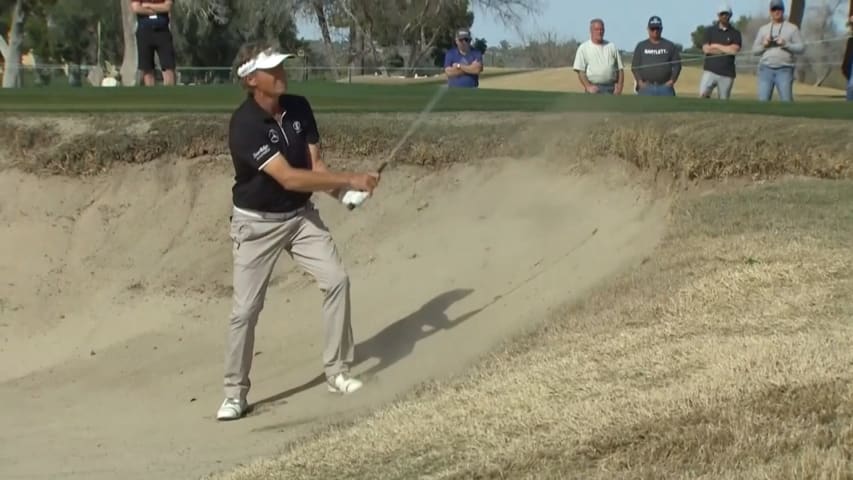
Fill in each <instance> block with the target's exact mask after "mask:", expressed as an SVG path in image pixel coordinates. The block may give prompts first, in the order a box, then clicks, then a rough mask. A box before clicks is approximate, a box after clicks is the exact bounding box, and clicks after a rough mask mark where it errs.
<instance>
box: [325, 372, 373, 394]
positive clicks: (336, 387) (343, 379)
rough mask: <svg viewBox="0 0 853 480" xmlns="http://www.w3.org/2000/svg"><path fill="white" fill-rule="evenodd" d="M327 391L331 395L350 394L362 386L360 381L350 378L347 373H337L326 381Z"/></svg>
mask: <svg viewBox="0 0 853 480" xmlns="http://www.w3.org/2000/svg"><path fill="white" fill-rule="evenodd" d="M326 384H327V385H328V386H329V391H330V392H332V393H352V392H354V391H356V390H358V389H359V388H361V387H362V385H364V384H363V383H362V382H361V380H358V379H356V378H353V377H351V376H350V375H349V374H348V373H339V374H337V375H335V376H334V377H329V378H327V379H326Z"/></svg>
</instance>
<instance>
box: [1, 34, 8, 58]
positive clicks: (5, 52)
mask: <svg viewBox="0 0 853 480" xmlns="http://www.w3.org/2000/svg"><path fill="white" fill-rule="evenodd" d="M0 57H3V58H4V59H6V58H9V44H8V43H6V39H5V38H4V37H3V35H0Z"/></svg>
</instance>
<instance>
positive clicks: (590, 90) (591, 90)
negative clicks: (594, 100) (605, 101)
mask: <svg viewBox="0 0 853 480" xmlns="http://www.w3.org/2000/svg"><path fill="white" fill-rule="evenodd" d="M597 91H598V87H596V86H595V85H590V86H588V87H586V92H587V93H595V92H597Z"/></svg>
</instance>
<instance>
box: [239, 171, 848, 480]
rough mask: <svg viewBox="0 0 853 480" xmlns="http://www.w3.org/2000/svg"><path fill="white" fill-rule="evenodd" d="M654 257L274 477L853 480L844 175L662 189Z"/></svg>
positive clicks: (257, 469)
mask: <svg viewBox="0 0 853 480" xmlns="http://www.w3.org/2000/svg"><path fill="white" fill-rule="evenodd" d="M678 205H679V207H678V208H677V209H676V211H675V212H674V216H675V218H674V220H673V226H672V229H671V231H670V234H669V235H668V237H667V239H666V240H665V241H664V242H663V244H662V245H661V246H660V250H659V252H658V254H657V255H655V256H654V258H652V259H650V260H649V261H648V262H646V263H645V264H644V265H643V266H642V267H640V268H639V269H637V270H636V271H633V272H630V273H628V274H626V275H625V276H624V277H622V278H621V279H620V280H619V281H617V282H615V283H612V284H610V285H609V286H608V287H606V288H604V289H602V290H600V291H598V292H597V293H596V294H595V295H593V296H591V297H589V298H588V299H587V300H586V301H585V302H584V303H583V304H581V305H576V306H571V307H566V308H565V309H564V311H562V312H560V313H559V314H557V315H554V316H553V318H550V319H548V320H547V321H546V322H545V323H544V325H543V326H542V328H541V329H539V330H538V331H537V332H536V333H535V334H532V335H530V336H528V337H525V338H524V339H522V340H521V341H520V342H516V343H513V344H510V345H507V347H506V348H505V349H504V350H503V351H499V352H496V353H495V354H493V355H492V356H489V357H488V358H484V359H483V361H482V363H480V364H479V366H478V367H476V368H475V369H474V370H473V371H472V372H470V374H469V375H467V376H465V377H464V378H459V379H451V380H446V381H444V382H440V383H433V384H430V385H426V386H424V387H423V388H421V389H420V390H419V391H417V392H415V393H413V394H412V395H411V396H410V397H409V398H407V399H404V400H402V401H400V402H398V403H396V404H394V405H391V406H389V407H387V408H383V409H381V410H378V411H377V412H375V413H374V414H372V415H371V416H368V417H366V418H362V419H359V420H358V421H357V422H355V423H353V424H351V425H342V426H339V427H337V428H331V429H328V430H327V431H324V432H320V433H319V434H318V435H317V436H315V437H314V438H312V439H310V440H309V441H305V440H303V441H300V442H299V443H297V444H294V445H292V446H290V447H289V448H288V449H287V450H286V452H285V453H284V454H283V455H282V456H281V457H280V458H277V459H274V460H268V461H265V462H262V463H257V464H253V465H250V466H248V467H245V468H242V469H240V470H239V471H235V472H232V473H229V474H226V475H224V478H226V479H229V480H238V479H239V480H250V479H251V480H257V479H272V478H282V479H283V478H287V479H299V478H369V479H390V478H422V479H427V478H429V479H434V478H442V479H462V478H466V479H468V478H512V479H524V478H537V479H539V478H583V479H622V478H625V479H627V478H631V479H637V478H640V479H662V478H709V479H710V478H714V479H739V478H773V479H795V478H796V479H805V478H808V479H811V478H814V479H837V480H840V479H853V386H851V383H850V380H851V379H853V370H851V367H853V348H850V345H851V341H853V325H851V323H850V318H851V317H853V300H851V297H850V292H851V290H853V275H851V274H853V264H851V259H853V244H851V243H850V241H849V239H850V236H851V234H853V183H851V182H849V181H842V182H830V181H819V180H798V181H789V182H786V183H779V184H772V185H767V186H762V187H751V188H750V189H746V190H742V191H739V192H737V193H734V194H726V195H722V194H719V195H716V194H715V195H706V196H702V197H699V198H693V199H691V200H684V201H682V202H680V203H678Z"/></svg>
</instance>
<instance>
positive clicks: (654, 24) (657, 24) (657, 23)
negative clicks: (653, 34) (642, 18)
mask: <svg viewBox="0 0 853 480" xmlns="http://www.w3.org/2000/svg"><path fill="white" fill-rule="evenodd" d="M649 28H663V20H661V19H660V17H659V16H657V15H654V16H652V17H651V18H649Z"/></svg>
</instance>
